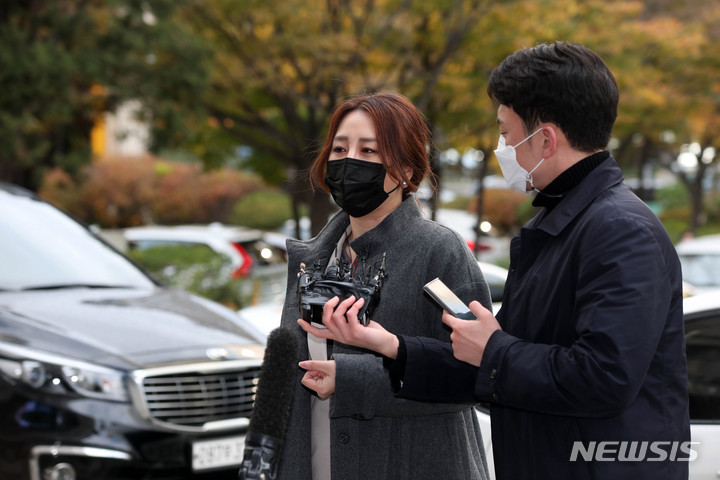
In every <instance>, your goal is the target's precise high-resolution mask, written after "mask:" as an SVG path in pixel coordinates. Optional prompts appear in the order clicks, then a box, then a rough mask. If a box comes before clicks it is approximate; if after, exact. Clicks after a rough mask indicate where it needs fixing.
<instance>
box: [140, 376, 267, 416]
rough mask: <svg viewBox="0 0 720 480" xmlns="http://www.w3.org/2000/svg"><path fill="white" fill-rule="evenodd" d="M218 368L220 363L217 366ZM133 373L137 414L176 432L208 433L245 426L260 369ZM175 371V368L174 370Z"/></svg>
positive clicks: (249, 414)
mask: <svg viewBox="0 0 720 480" xmlns="http://www.w3.org/2000/svg"><path fill="white" fill-rule="evenodd" d="M220 363H221V364H222V363H223V362H220ZM211 365H212V366H213V367H214V368H212V369H210V370H209V371H203V370H202V368H197V367H198V365H194V366H188V367H195V368H192V369H189V370H186V371H171V372H163V373H161V372H160V371H140V372H135V384H136V385H137V387H138V390H139V391H138V393H139V394H140V395H139V402H137V403H139V404H140V405H138V406H139V407H140V410H141V412H142V413H144V414H145V416H147V417H149V418H150V419H151V420H152V421H155V422H157V423H160V424H162V425H163V426H165V427H167V428H175V429H179V430H196V429H197V430H208V428H206V427H207V426H208V425H213V424H214V425H225V426H228V427H229V426H230V424H231V423H233V422H235V423H237V422H238V421H240V420H242V421H244V423H245V424H247V422H248V420H249V418H250V416H251V415H252V409H253V402H254V400H255V392H256V389H257V383H258V378H259V375H260V365H259V364H258V365H255V366H248V365H245V366H244V368H241V369H238V368H233V369H231V370H222V371H218V370H217V365H216V364H211ZM173 370H175V368H174V369H173Z"/></svg>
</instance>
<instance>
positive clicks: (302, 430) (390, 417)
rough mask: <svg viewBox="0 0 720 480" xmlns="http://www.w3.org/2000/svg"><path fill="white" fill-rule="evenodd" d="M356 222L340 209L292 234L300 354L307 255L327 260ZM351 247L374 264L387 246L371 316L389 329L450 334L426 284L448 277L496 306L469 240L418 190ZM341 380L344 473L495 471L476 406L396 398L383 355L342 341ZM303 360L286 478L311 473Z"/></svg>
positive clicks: (339, 459)
mask: <svg viewBox="0 0 720 480" xmlns="http://www.w3.org/2000/svg"><path fill="white" fill-rule="evenodd" d="M348 225H349V217H348V215H347V214H346V213H345V212H339V213H338V214H337V215H335V216H334V217H333V218H332V219H330V221H329V222H328V224H327V225H326V226H325V228H324V229H323V230H322V231H321V232H320V233H319V234H318V236H317V237H315V238H314V239H312V240H309V241H307V242H302V241H298V240H288V245H287V246H288V257H289V263H288V270H289V272H288V284H287V297H286V299H285V306H284V308H283V313H282V325H283V326H285V327H288V328H291V329H293V330H294V331H296V332H297V335H298V339H299V345H300V347H299V351H298V361H301V360H306V359H308V358H309V354H308V346H307V337H306V334H305V332H304V331H303V330H302V329H301V328H300V327H299V325H298V324H297V319H298V318H299V316H300V313H299V307H298V299H297V283H298V277H297V272H298V271H299V268H300V263H301V262H304V263H305V264H306V265H308V266H312V265H314V263H315V261H316V260H320V261H321V262H322V263H323V265H326V264H327V259H328V258H329V257H330V255H331V254H332V252H333V250H334V248H335V246H336V244H337V242H338V240H339V238H340V236H341V235H342V233H343V232H344V231H345V229H346V228H347V226H348ZM351 246H352V248H353V250H354V251H355V252H357V253H358V256H359V257H361V258H362V257H366V258H367V263H368V264H370V265H372V264H374V263H376V262H380V261H381V259H382V256H383V253H385V254H386V266H387V267H386V268H387V278H385V280H384V283H383V286H382V290H381V299H380V303H379V304H378V306H377V308H376V310H375V312H374V314H373V316H372V319H373V320H375V321H376V322H378V323H380V324H381V325H383V327H385V328H386V329H387V330H389V331H390V332H393V333H396V334H405V335H413V336H423V337H433V338H438V339H440V340H443V341H447V342H449V341H450V331H449V329H448V328H447V327H446V326H445V325H444V324H443V323H442V320H441V316H442V310H441V308H440V307H439V306H437V305H436V304H435V303H434V301H433V300H431V299H430V297H428V296H427V294H425V293H424V292H423V285H424V284H425V283H427V282H428V281H430V280H432V279H434V278H436V277H440V278H441V279H442V280H443V282H445V283H446V284H447V285H448V286H449V287H450V288H451V289H452V290H453V291H454V292H455V293H456V294H457V295H458V296H459V297H460V298H461V299H462V300H463V301H465V302H466V303H469V302H470V301H471V300H474V299H477V300H479V301H480V302H481V303H482V304H483V305H485V306H486V307H487V308H488V309H490V308H491V300H490V292H489V289H488V286H487V283H486V282H485V279H484V278H483V276H482V273H481V272H480V269H479V267H478V264H477V262H476V261H475V259H474V257H473V255H472V253H471V252H470V249H469V248H468V246H467V244H466V242H465V241H464V240H463V239H462V238H461V237H460V236H459V235H458V234H457V233H455V232H454V231H453V230H450V229H449V228H446V227H444V226H442V225H439V224H438V223H435V222H432V221H430V220H427V219H425V218H424V217H423V215H422V213H421V211H420V208H419V207H418V204H417V202H416V200H415V197H414V196H412V195H411V196H409V197H407V198H406V199H405V200H404V201H403V203H402V204H401V205H400V206H399V207H398V208H397V209H396V210H395V211H394V212H392V213H391V214H390V215H389V216H388V217H386V218H385V219H384V220H383V222H382V223H380V225H378V226H377V227H375V228H374V229H373V230H371V231H369V232H367V233H365V234H364V235H362V236H360V237H358V238H356V239H355V240H353V242H352V243H351ZM332 358H333V359H334V360H335V361H336V386H335V393H334V394H333V396H332V397H331V404H330V417H331V419H330V430H331V468H332V478H333V479H337V480H353V479H358V480H360V479H362V480H367V479H371V480H375V479H392V480H403V479H407V480H423V479H427V480H436V479H441V478H442V479H446V480H452V479H457V480H473V479H486V478H488V475H487V463H486V459H485V453H484V449H483V441H482V436H481V433H480V426H479V424H478V421H477V418H476V416H475V414H474V411H473V410H474V409H473V406H474V405H472V404H467V403H466V404H458V403H432V402H418V401H413V400H406V399H401V398H398V397H396V396H395V395H394V394H393V390H392V388H391V382H390V377H389V375H388V372H387V370H386V369H385V368H384V367H383V357H381V356H379V355H376V354H374V353H371V352H368V351H366V350H362V349H358V348H355V347H350V346H347V345H343V344H340V343H337V342H335V343H334V345H333V350H332ZM303 374H304V371H303V370H302V369H300V368H299V367H298V371H297V384H296V388H295V393H294V396H293V405H292V408H291V412H290V421H289V424H288V430H287V434H286V437H285V441H284V446H283V450H282V456H281V460H280V467H279V468H280V470H279V476H278V478H280V479H282V480H311V478H312V472H311V454H310V397H311V394H312V392H311V391H310V390H308V389H306V388H305V387H303V386H302V385H301V383H300V380H301V378H302V376H303Z"/></svg>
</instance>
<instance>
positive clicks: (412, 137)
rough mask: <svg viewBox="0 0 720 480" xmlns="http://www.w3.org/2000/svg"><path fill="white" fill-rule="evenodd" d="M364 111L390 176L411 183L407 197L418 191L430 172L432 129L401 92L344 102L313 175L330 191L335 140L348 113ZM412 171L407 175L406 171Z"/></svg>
mask: <svg viewBox="0 0 720 480" xmlns="http://www.w3.org/2000/svg"><path fill="white" fill-rule="evenodd" d="M355 110H362V111H363V112H365V113H367V114H368V115H369V116H370V118H371V119H372V122H373V125H374V127H375V132H376V136H377V141H378V153H379V154H380V157H381V158H382V162H383V166H384V167H385V170H387V173H388V175H390V177H391V178H393V179H394V180H397V181H398V182H401V181H403V180H404V181H406V182H407V184H408V186H407V188H405V189H404V190H403V196H405V195H406V194H407V193H409V192H415V191H417V189H418V187H419V186H420V182H422V180H423V178H425V177H426V176H428V175H430V163H429V161H428V151H429V148H430V129H429V128H428V125H427V121H426V120H425V117H424V116H423V114H422V113H421V112H420V111H419V110H418V109H417V107H416V106H415V105H413V103H412V102H411V101H410V100H409V99H408V98H407V97H405V96H403V95H400V94H398V93H389V92H388V93H377V94H373V95H362V96H359V97H355V98H351V99H349V100H346V101H345V102H344V103H342V104H341V105H340V106H339V107H337V109H335V112H334V113H333V115H332V118H331V119H330V126H329V128H328V133H327V136H326V137H325V142H324V143H323V147H322V150H320V153H319V154H318V156H317V157H316V158H315V161H314V162H313V165H312V167H311V176H312V177H313V178H314V179H315V182H316V183H317V184H318V185H319V186H320V187H321V188H322V189H323V190H325V191H326V192H329V189H328V187H327V185H326V184H325V166H326V165H327V162H328V159H329V158H330V153H331V151H332V145H333V140H334V139H335V135H336V134H337V130H338V128H339V127H340V122H342V120H343V119H344V118H345V116H346V115H347V114H348V113H350V112H353V111H355ZM407 169H410V170H411V171H412V174H411V176H410V178H406V176H405V171H406V170H407Z"/></svg>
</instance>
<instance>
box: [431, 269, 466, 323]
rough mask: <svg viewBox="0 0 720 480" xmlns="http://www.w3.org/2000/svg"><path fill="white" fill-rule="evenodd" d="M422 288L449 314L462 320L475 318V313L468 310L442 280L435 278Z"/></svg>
mask: <svg viewBox="0 0 720 480" xmlns="http://www.w3.org/2000/svg"><path fill="white" fill-rule="evenodd" d="M423 289H424V290H425V291H426V292H427V293H429V294H430V296H431V297H432V298H433V299H435V301H436V302H438V303H439V304H440V306H441V307H443V309H445V310H447V311H448V312H450V314H451V315H452V316H454V317H457V318H462V319H463V320H475V319H476V317H475V314H474V313H472V312H471V311H470V309H469V308H468V306H467V305H465V304H464V303H463V301H462V300H460V299H459V298H458V297H457V295H455V294H454V293H453V292H452V290H450V289H449V288H448V286H447V285H445V284H444V283H443V282H442V280H440V279H439V278H436V279H435V280H431V281H429V282H428V283H426V284H425V286H424V287H423Z"/></svg>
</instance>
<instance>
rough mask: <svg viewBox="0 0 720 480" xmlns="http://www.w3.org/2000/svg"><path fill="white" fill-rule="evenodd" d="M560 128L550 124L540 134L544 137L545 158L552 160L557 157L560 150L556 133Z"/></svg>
mask: <svg viewBox="0 0 720 480" xmlns="http://www.w3.org/2000/svg"><path fill="white" fill-rule="evenodd" d="M557 128H558V127H557V126H556V125H552V124H548V125H545V126H544V127H543V129H542V132H540V133H541V134H542V136H543V158H550V157H552V156H553V155H555V152H556V151H557V148H558V136H557V132H556V131H555V130H556V129H557Z"/></svg>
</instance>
